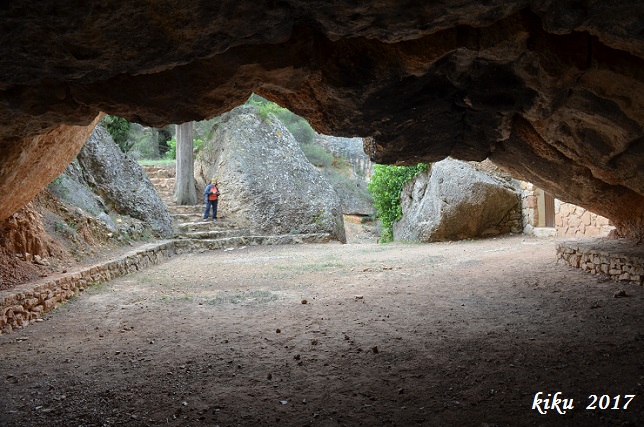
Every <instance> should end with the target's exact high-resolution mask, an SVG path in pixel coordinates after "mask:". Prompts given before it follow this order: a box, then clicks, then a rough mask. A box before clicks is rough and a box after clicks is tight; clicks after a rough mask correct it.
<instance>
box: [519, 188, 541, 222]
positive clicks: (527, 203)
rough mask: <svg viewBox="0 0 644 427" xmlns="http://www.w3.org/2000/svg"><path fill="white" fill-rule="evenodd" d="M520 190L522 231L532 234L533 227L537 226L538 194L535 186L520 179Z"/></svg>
mask: <svg viewBox="0 0 644 427" xmlns="http://www.w3.org/2000/svg"><path fill="white" fill-rule="evenodd" d="M519 188H520V190H521V217H522V218H523V232H524V233H526V234H532V233H533V230H534V228H535V227H538V226H539V209H538V208H537V204H538V196H537V193H536V187H535V186H534V185H533V184H531V183H529V182H524V181H521V182H520V183H519Z"/></svg>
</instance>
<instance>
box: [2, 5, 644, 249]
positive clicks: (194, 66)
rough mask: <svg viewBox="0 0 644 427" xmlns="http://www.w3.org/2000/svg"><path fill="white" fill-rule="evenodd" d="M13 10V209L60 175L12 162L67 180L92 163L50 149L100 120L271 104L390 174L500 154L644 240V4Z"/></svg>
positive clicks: (8, 36) (8, 46) (7, 137)
mask: <svg viewBox="0 0 644 427" xmlns="http://www.w3.org/2000/svg"><path fill="white" fill-rule="evenodd" d="M1 9H2V11H1V14H0V24H2V25H3V28H4V29H5V31H3V32H2V35H0V40H1V41H2V43H0V57H2V58H3V61H2V66H0V81H1V82H2V83H1V84H0V137H1V138H2V143H1V144H2V151H1V152H0V178H2V179H1V180H0V187H2V188H1V190H2V191H3V194H7V195H8V197H9V198H10V199H11V200H13V201H14V203H11V204H10V205H11V209H13V207H14V205H16V204H18V205H19V204H20V203H18V202H20V201H22V202H26V201H28V200H29V199H30V198H31V197H32V196H33V194H31V195H29V194H24V193H25V192H24V191H23V192H22V194H19V192H18V191H16V189H15V188H12V187H10V186H9V183H10V182H15V180H14V181H12V180H11V179H9V177H16V176H24V177H26V178H22V179H20V180H19V181H20V182H21V183H25V184H26V183H29V182H31V185H32V186H33V188H37V187H38V186H43V185H46V183H47V182H48V180H51V179H53V178H54V177H55V176H56V174H55V172H56V168H49V169H51V170H47V171H44V172H43V171H37V170H33V169H31V170H30V168H31V167H32V166H29V165H33V164H34V162H22V164H19V163H16V162H15V161H12V159H15V158H20V159H24V158H28V157H30V156H43V155H45V156H50V158H52V159H57V160H56V161H57V162H58V163H61V166H62V167H63V168H64V166H65V165H63V163H65V162H66V161H71V159H72V158H73V155H75V154H74V151H75V150H77V149H79V147H77V146H76V145H77V144H76V145H73V144H71V143H70V142H68V139H66V138H58V139H57V140H55V141H52V142H49V143H46V144H45V143H44V142H42V141H40V142H38V141H36V142H34V141H35V139H38V138H40V139H41V140H42V139H43V138H42V137H39V136H38V135H42V134H47V133H51V132H52V129H55V128H56V127H57V126H59V125H79V126H82V125H90V123H91V122H92V120H93V119H94V117H95V116H96V115H97V114H98V112H99V111H105V112H107V113H109V114H115V115H119V116H122V117H125V118H127V119H129V120H132V121H138V122H141V123H145V124H148V125H156V126H160V125H164V124H167V123H173V122H183V121H188V120H194V119H201V118H206V117H211V116H214V115H217V114H221V113H223V112H225V111H227V110H230V109H231V108H233V107H235V106H236V105H238V104H240V103H242V102H244V101H245V100H246V99H247V97H248V96H249V94H250V93H251V92H253V91H254V92H257V93H259V94H261V95H262V96H264V97H266V98H268V99H271V100H274V101H276V102H278V103H279V104H280V105H282V106H285V107H287V108H289V109H291V110H292V111H294V112H296V113H298V114H300V115H302V116H304V117H305V118H307V119H308V120H309V121H310V122H311V124H312V125H313V126H314V127H315V128H316V129H317V130H319V131H321V132H324V133H327V134H334V135H338V136H364V137H368V138H367V139H366V141H367V143H366V145H365V146H366V151H367V152H368V154H370V156H371V157H372V158H373V159H374V160H376V161H379V162H384V163H398V164H409V163H415V162H418V161H436V160H440V159H442V158H444V157H446V156H452V157H455V158H460V159H464V160H482V159H484V158H490V159H491V160H492V161H494V162H496V163H497V164H499V165H500V166H502V167H504V168H506V169H508V170H510V171H511V172H512V173H513V174H515V176H517V177H519V178H522V179H526V180H530V181H532V182H534V183H535V184H537V185H539V186H541V187H543V188H544V189H546V190H549V191H551V192H553V193H554V194H555V195H556V196H558V197H559V198H561V199H563V200H567V201H570V202H573V203H576V204H579V205H582V206H584V207H587V208H588V209H591V210H593V211H595V212H597V213H600V214H602V215H604V216H607V217H609V218H610V219H611V220H613V221H614V222H615V224H616V225H617V226H618V228H619V229H620V231H621V232H622V233H623V234H624V235H627V236H631V237H639V238H641V237H642V235H643V234H644V167H643V164H644V147H643V145H644V143H643V138H644V136H643V132H642V126H643V124H644V113H643V112H644V108H643V107H644V105H642V104H643V103H644V101H643V99H644V97H642V96H641V95H642V94H643V93H644V39H643V38H642V36H641V30H642V28H643V27H644V22H643V21H644V19H643V18H642V16H644V5H643V4H641V2H638V1H635V0H631V1H625V2H620V4H618V5H616V4H615V3H614V2H608V1H599V2H592V3H591V2H581V3H580V2H578V1H575V2H573V1H557V2H554V1H519V2H517V1H504V0H491V1H488V2H474V1H471V2H469V1H466V2H463V1H459V2H456V1H447V2H442V3H441V4H440V5H438V4H425V2H411V3H409V4H402V3H400V2H394V1H375V2H370V3H369V4H368V5H356V4H354V2H342V1H339V2H334V3H333V4H329V3H328V2H317V1H306V2H304V1H283V2H247V1H235V2H232V1H223V2H217V3H216V4H205V3H204V2H191V1H188V2H182V3H181V4H180V5H178V4H176V3H175V2H170V1H167V2H163V1H161V2H156V3H155V5H154V6H150V5H148V4H138V3H134V2H132V3H128V4H119V7H116V6H115V4H112V3H110V2H92V1H90V2H85V3H83V4H82V5H80V4H78V3H77V2H72V1H63V2H57V3H56V5H53V4H52V5H47V6H43V7H38V8H36V7H35V6H33V5H31V2H28V1H21V0H17V1H14V2H10V3H8V4H5V5H4V6H2V8H1ZM90 126H91V125H90ZM79 129H82V128H79ZM85 132H86V131H85ZM70 147H73V148H70ZM46 153H51V154H46ZM60 153H63V154H64V155H61V154H60ZM70 156H71V157H70ZM61 170H62V169H61ZM45 172H46V173H45ZM32 178H33V180H32V181H30V180H31V179H32ZM29 188H32V187H29ZM26 193H30V192H29V191H27V192H26ZM27 196H28V197H27ZM7 206H9V205H7ZM11 209H5V208H4V206H3V207H2V208H0V217H6V216H7V215H9V214H11V212H9V211H10V210H11Z"/></svg>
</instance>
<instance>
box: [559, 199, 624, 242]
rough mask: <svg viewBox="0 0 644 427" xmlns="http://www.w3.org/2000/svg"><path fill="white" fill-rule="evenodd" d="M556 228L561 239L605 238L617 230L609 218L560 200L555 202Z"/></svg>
mask: <svg viewBox="0 0 644 427" xmlns="http://www.w3.org/2000/svg"><path fill="white" fill-rule="evenodd" d="M555 226H556V228H557V236H560V237H582V236H586V237H591V236H597V237H605V236H608V234H609V233H610V232H611V231H612V230H614V229H615V227H614V226H613V225H611V223H610V220H609V219H608V218H605V217H603V216H601V215H597V214H596V213H593V212H590V211H589V210H587V209H584V208H582V207H581V206H576V205H573V204H570V203H565V202H562V201H560V200H555Z"/></svg>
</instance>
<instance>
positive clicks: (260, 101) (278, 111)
mask: <svg viewBox="0 0 644 427" xmlns="http://www.w3.org/2000/svg"><path fill="white" fill-rule="evenodd" d="M246 104H248V105H253V106H254V107H255V108H257V110H258V112H259V116H260V117H261V118H262V121H266V120H268V115H269V114H273V115H274V116H275V117H277V118H278V119H279V117H280V116H281V115H284V113H285V112H286V111H288V110H287V109H286V108H283V107H280V106H279V105H277V104H276V103H274V102H270V101H268V100H267V99H264V98H262V97H261V96H259V95H255V94H252V95H251V97H250V98H248V101H246Z"/></svg>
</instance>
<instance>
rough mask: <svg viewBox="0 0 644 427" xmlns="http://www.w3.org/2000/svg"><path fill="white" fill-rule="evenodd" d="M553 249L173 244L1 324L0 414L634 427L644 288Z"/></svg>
mask: <svg viewBox="0 0 644 427" xmlns="http://www.w3.org/2000/svg"><path fill="white" fill-rule="evenodd" d="M554 258H555V254H554V241H553V240H551V239H535V238H527V237H524V236H519V237H509V238H503V239H490V240H480V241H469V242H458V243H439V244H429V245H417V244H388V245H378V244H360V245H357V244H347V245H341V244H335V243H332V244H319V245H318V244H316V245H299V246H280V247H248V248H243V249H235V250H230V251H217V252H206V253H202V254H196V255H182V256H177V257H175V258H173V259H171V260H170V261H169V262H167V263H165V264H162V265H160V266H158V267H154V268H151V269H149V270H146V271H144V272H141V273H138V274H134V275H130V276H127V277H124V278H121V279H118V280H114V281H112V282H109V283H106V284H103V285H98V286H95V287H93V288H90V289H89V290H87V291H85V293H83V294H82V295H81V296H80V297H78V298H76V299H74V300H72V301H71V302H69V303H67V304H64V305H63V306H61V307H60V308H58V309H56V310H55V311H54V312H52V313H51V314H49V315H47V316H46V318H45V319H44V321H42V322H38V323H36V324H34V325H31V326H29V327H27V328H25V329H22V330H18V331H15V332H14V333H11V334H5V335H1V336H0V356H1V358H0V390H2V396H1V398H0V426H2V427H9V426H107V425H118V426H145V425H174V426H215V425H218V426H221V427H223V426H236V425H242V426H273V425H281V426H306V425H311V426H336V425H346V426H354V425H364V426H373V425H397V426H413V425H426V426H460V425H472V426H488V427H490V426H497V425H498V426H505V425H539V426H560V425H571V426H575V425H579V426H593V425H602V426H603V425H632V426H635V425H643V424H642V423H643V422H644V421H642V420H644V387H643V386H642V383H644V359H643V358H642V354H643V353H644V351H643V350H644V327H643V326H642V325H643V323H644V322H643V321H644V311H643V310H642V306H643V303H644V289H643V288H642V287H637V286H633V285H624V284H620V283H617V282H612V281H609V280H606V279H603V278H600V277H596V276H592V275H589V274H586V273H583V272H581V271H577V270H573V269H571V268H569V267H565V266H560V265H556V264H555V263H554ZM620 290H625V292H626V296H625V297H619V298H616V297H614V295H615V293H616V292H618V291H620ZM304 302H306V303H304ZM540 391H541V392H544V393H554V392H557V391H560V392H562V393H563V396H562V397H563V398H569V399H570V398H572V399H574V409H572V410H568V411H567V413H566V414H565V415H560V414H558V413H557V411H556V410H549V411H548V413H547V414H545V415H540V414H539V413H538V411H537V410H536V409H535V410H533V409H532V405H533V401H534V395H535V393H537V392H540ZM593 394H595V395H597V396H598V397H601V396H603V395H607V396H609V397H610V399H611V400H610V405H609V407H610V408H612V407H613V406H618V407H620V409H605V410H601V409H600V408H599V405H598V407H597V409H586V406H587V405H588V404H589V403H592V401H591V400H589V397H588V396H589V395H593ZM631 394H635V395H636V397H635V398H634V399H633V400H632V401H631V402H630V404H629V406H628V407H627V409H621V406H622V405H623V404H624V403H625V399H626V398H625V397H624V396H625V395H631ZM618 395H619V396H621V397H620V401H619V402H617V404H615V402H616V400H615V396H618ZM544 397H545V396H544ZM605 399H606V398H605ZM604 403H606V400H604ZM604 406H606V405H604ZM542 407H543V405H542Z"/></svg>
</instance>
